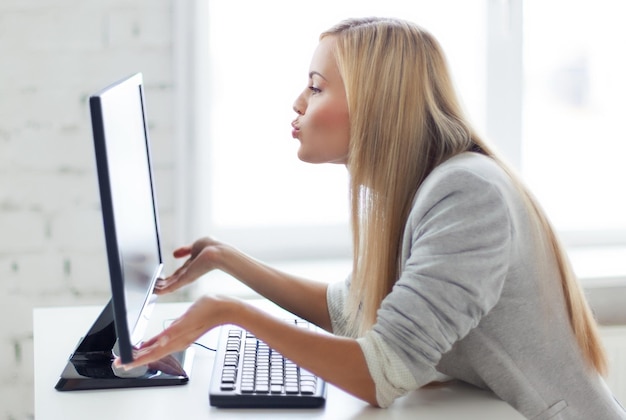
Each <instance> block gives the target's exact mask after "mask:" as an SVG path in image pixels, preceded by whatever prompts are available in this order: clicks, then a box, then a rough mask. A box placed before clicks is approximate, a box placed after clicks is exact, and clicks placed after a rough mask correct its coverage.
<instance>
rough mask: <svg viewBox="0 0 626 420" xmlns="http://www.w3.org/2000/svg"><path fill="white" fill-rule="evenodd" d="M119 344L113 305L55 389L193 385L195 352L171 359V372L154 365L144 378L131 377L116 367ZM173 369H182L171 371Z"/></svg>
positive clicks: (77, 349) (74, 389)
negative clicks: (191, 382) (117, 345)
mask: <svg viewBox="0 0 626 420" xmlns="http://www.w3.org/2000/svg"><path fill="white" fill-rule="evenodd" d="M115 341H116V334H115V325H114V323H113V305H112V302H111V301H109V303H108V304H107V305H106V306H105V308H104V309H103V310H102V312H101V313H100V316H99V317H98V318H97V319H96V321H95V322H94V324H93V325H92V327H91V328H90V329H89V331H88V333H87V335H86V336H85V337H83V338H82V339H81V341H80V342H79V344H78V346H77V347H76V350H75V351H74V353H73V354H72V355H71V356H70V358H69V360H68V361H67V365H66V366H65V369H64V370H63V372H62V373H61V377H60V378H59V381H58V382H57V384H56V386H55V389H57V390H58V391H80V390H89V389H111V388H136V387H148V386H168V385H184V384H186V383H187V382H189V375H188V372H190V371H191V364H192V361H193V351H192V350H191V349H187V350H186V351H183V352H179V353H175V354H173V355H171V358H170V359H169V362H168V363H167V364H165V365H166V366H167V367H169V368H168V369H163V370H159V368H158V366H159V365H158V364H156V365H155V367H153V366H152V365H150V366H149V367H148V368H147V370H145V371H144V372H141V374H140V376H136V377H129V375H128V373H127V372H120V371H119V368H115V367H114V366H113V360H114V356H113V351H112V350H113V346H114V345H115ZM173 365H174V366H177V367H178V368H175V369H171V366H173Z"/></svg>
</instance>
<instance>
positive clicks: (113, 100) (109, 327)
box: [56, 73, 188, 390]
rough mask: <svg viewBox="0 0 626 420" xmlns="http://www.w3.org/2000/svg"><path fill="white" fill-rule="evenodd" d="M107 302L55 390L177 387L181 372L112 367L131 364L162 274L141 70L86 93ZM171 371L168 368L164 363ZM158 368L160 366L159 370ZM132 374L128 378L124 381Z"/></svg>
mask: <svg viewBox="0 0 626 420" xmlns="http://www.w3.org/2000/svg"><path fill="white" fill-rule="evenodd" d="M89 108H90V111H91V122H92V129H93V141H94V148H95V157H96V167H97V173H98V184H99V190H100V201H101V207H102V220H103V225H104V234H105V235H104V236H105V240H106V251H107V259H108V271H109V279H110V286H111V300H110V301H109V303H108V304H107V305H106V307H105V308H104V310H103V311H102V313H101V314H100V317H99V318H98V319H97V320H96V322H95V323H94V325H93V326H92V327H91V329H90V330H89V332H88V333H87V335H86V336H85V337H84V338H83V339H82V340H81V342H80V343H79V345H78V347H77V348H76V350H75V351H74V353H73V354H72V356H71V357H70V359H69V360H68V364H67V366H66V368H65V370H64V371H63V373H62V374H61V379H60V380H59V382H58V383H57V386H56V388H57V389H58V390H75V389H98V388H117V387H135V386H153V385H171V384H183V383H186V382H187V381H188V376H187V374H186V373H185V372H184V369H183V365H184V362H185V361H184V360H183V355H182V354H179V355H177V356H176V361H177V362H179V363H180V366H181V370H180V371H176V370H175V371H174V372H172V371H168V372H164V371H160V370H155V369H150V368H148V371H146V372H145V374H143V373H142V374H139V376H133V375H128V374H127V372H124V371H121V370H119V369H116V368H115V366H113V364H112V362H113V360H114V358H115V356H120V358H121V360H122V362H124V363H128V362H130V361H132V360H133V349H134V348H135V347H136V346H138V345H139V344H140V343H141V341H142V339H143V338H144V333H145V329H146V326H147V324H148V321H149V318H150V312H151V309H152V307H153V306H154V304H155V302H156V295H155V294H154V293H153V290H154V285H155V282H156V281H157V279H158V278H159V276H160V274H161V271H162V269H163V258H162V254H161V244H160V229H159V218H158V209H157V205H156V194H155V188H154V179H153V172H152V162H151V154H150V139H149V134H148V125H147V120H146V106H145V98H144V91H143V76H142V74H141V73H137V74H133V75H131V76H129V77H126V78H124V79H122V80H120V81H118V82H116V83H114V84H112V85H110V86H108V87H106V88H104V89H102V90H101V91H99V92H98V93H96V94H94V95H92V96H90V98H89ZM167 365H168V366H169V367H171V365H172V363H168V364H167ZM157 366H158V365H157ZM129 376H131V377H129Z"/></svg>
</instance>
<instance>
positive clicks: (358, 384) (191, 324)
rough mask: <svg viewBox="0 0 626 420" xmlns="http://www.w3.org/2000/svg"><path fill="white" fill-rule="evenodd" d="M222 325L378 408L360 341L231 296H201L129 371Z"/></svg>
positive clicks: (145, 346) (144, 347) (147, 346)
mask: <svg viewBox="0 0 626 420" xmlns="http://www.w3.org/2000/svg"><path fill="white" fill-rule="evenodd" d="M222 324H236V325H239V326H241V327H243V328H245V329H246V330H248V331H250V332H252V333H253V334H254V335H256V336H257V337H259V338H260V339H261V340H263V341H264V342H266V343H267V344H268V345H269V346H270V347H272V348H273V349H275V350H277V351H278V352H280V353H281V354H282V355H283V356H285V357H287V358H288V359H290V360H292V361H293V362H295V363H296V364H298V365H299V366H301V367H302V368H304V369H307V370H309V371H310V372H312V373H314V374H316V375H318V376H319V377H321V378H323V379H325V380H326V381H327V382H329V383H332V384H333V385H335V386H337V387H339V388H341V389H343V390H345V391H346V392H348V393H350V394H352V395H354V396H356V397H358V398H360V399H362V400H364V401H367V402H369V403H370V404H372V405H377V401H376V388H375V385H374V381H373V379H372V377H371V375H370V373H369V370H368V366H367V363H366V360H365V357H364V355H363V352H362V350H361V347H360V346H359V344H358V343H357V341H356V340H354V339H350V338H345V337H338V336H334V335H331V334H324V333H316V332H314V331H309V330H304V329H301V328H298V327H296V326H294V325H291V324H289V323H286V322H284V321H282V320H279V319H277V318H275V317H273V316H271V315H269V314H267V313H265V312H263V311H262V310H259V309H258V308H255V307H253V306H252V305H249V304H246V303H245V302H241V301H238V300H234V299H230V298H216V297H209V296H205V297H203V298H200V299H199V300H198V301H196V302H195V303H194V304H193V305H192V306H191V307H190V308H189V310H188V311H187V312H185V314H183V316H181V317H180V318H178V319H177V320H176V321H175V322H174V323H172V324H171V325H170V326H169V327H168V328H167V329H165V330H164V331H163V332H161V333H160V334H159V335H157V336H155V337H154V338H152V339H151V340H149V341H146V342H145V343H144V344H143V345H142V347H141V348H140V349H139V350H138V351H137V353H136V354H135V360H134V362H133V363H131V364H129V365H127V367H128V368H132V367H136V366H141V365H145V364H148V363H152V362H155V361H157V360H159V359H161V358H163V357H165V356H167V355H168V354H170V353H173V352H175V351H180V350H183V349H185V348H187V347H188V346H190V345H191V344H192V343H193V342H194V341H196V340H197V339H198V338H199V337H200V336H202V335H203V334H204V333H205V332H207V331H209V330H210V329H212V328H214V327H216V326H218V325H222ZM116 363H119V360H118V361H116Z"/></svg>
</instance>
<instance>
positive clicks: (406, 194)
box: [320, 18, 606, 373]
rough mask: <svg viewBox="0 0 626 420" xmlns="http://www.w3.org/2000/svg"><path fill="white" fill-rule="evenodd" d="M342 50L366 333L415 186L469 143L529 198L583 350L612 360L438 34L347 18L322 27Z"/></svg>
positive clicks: (390, 275) (356, 265) (357, 312)
mask: <svg viewBox="0 0 626 420" xmlns="http://www.w3.org/2000/svg"><path fill="white" fill-rule="evenodd" d="M327 36H333V37H334V38H335V40H336V44H335V57H336V59H337V64H338V67H339V71H340V74H341V76H342V78H343V82H344V85H345V89H346V96H347V101H348V107H349V112H350V130H351V132H350V137H351V138H350V149H349V158H348V165H347V166H348V170H349V173H350V193H351V221H352V232H353V247H354V259H353V272H352V282H351V289H350V294H349V298H348V305H347V311H348V320H349V322H350V324H351V325H352V326H353V328H355V329H356V330H357V331H359V333H360V334H363V333H364V332H365V331H367V330H368V329H369V328H371V326H372V325H373V324H374V322H375V320H376V311H377V310H378V308H379V307H380V304H381V302H382V300H383V299H384V297H385V296H386V295H387V294H388V293H389V292H390V291H391V288H392V287H393V285H394V283H395V282H396V280H397V279H398V278H399V276H400V272H399V270H400V252H401V243H402V235H403V232H404V227H405V224H406V221H407V218H408V215H409V212H410V210H411V204H412V201H413V198H414V196H415V194H416V191H417V189H418V188H419V186H420V185H421V184H422V182H423V181H424V179H425V178H426V177H427V176H428V174H430V172H431V171H432V170H433V169H434V168H435V167H436V166H437V165H439V164H441V163H442V162H444V161H445V160H447V159H449V158H450V157H452V156H455V155H457V154H459V153H462V152H466V151H475V152H478V153H482V154H484V155H486V156H489V157H491V158H493V159H494V160H495V161H496V162H498V164H499V165H500V166H501V167H502V168H503V169H504V170H505V171H506V172H507V173H508V174H509V176H510V177H511V179H512V180H513V182H514V183H515V184H516V185H517V186H518V188H519V190H520V191H521V193H522V196H523V197H524V200H525V201H526V203H527V205H528V208H529V210H530V211H529V213H530V214H531V217H532V218H533V219H534V221H535V225H536V229H537V230H538V231H539V232H541V233H542V234H541V235H540V236H539V237H540V238H544V239H545V242H546V244H547V246H548V247H549V249H552V250H553V251H554V255H555V256H556V260H557V264H558V268H559V272H560V275H561V284H562V288H563V294H564V297H565V302H566V306H567V311H568V314H569V319H570V322H571V325H572V328H573V331H574V334H575V337H576V340H577V342H578V344H579V346H580V348H581V350H582V353H583V356H584V358H585V359H586V360H587V362H588V363H589V364H590V366H593V367H594V368H595V369H596V370H597V371H598V372H601V373H604V372H605V371H606V360H605V356H604V353H603V349H602V346H601V345H600V340H599V336H598V332H597V326H596V323H595V320H594V319H593V316H592V313H591V311H590V309H589V307H588V305H587V303H586V300H585V298H584V295H583V293H582V291H581V289H580V286H579V284H578V281H577V280H576V278H575V276H574V274H573V272H572V270H571V267H570V265H569V262H568V259H567V257H566V254H565V252H564V250H563V247H562V246H561V245H560V243H559V241H558V238H557V237H556V235H555V233H554V230H553V228H552V227H551V226H550V223H549V222H548V220H547V219H546V217H545V215H544V213H543V211H542V210H541V208H540V207H539V206H538V204H537V202H536V201H535V199H534V198H533V197H532V195H531V194H530V193H529V192H528V190H527V189H526V188H525V187H524V186H523V184H522V182H521V181H520V180H519V177H517V176H516V175H515V174H514V172H513V171H512V170H511V169H510V168H509V167H508V166H507V165H506V164H505V163H504V162H503V161H502V160H501V159H500V158H499V157H498V156H497V155H496V154H495V153H494V152H493V151H492V150H491V149H490V147H489V146H488V145H487V144H486V143H485V142H484V141H483V140H482V139H481V138H480V137H479V136H478V135H477V134H476V132H475V131H474V130H473V129H472V127H471V126H470V124H469V123H468V122H467V120H466V118H465V117H464V115H463V112H462V110H461V107H460V105H459V102H458V100H457V97H456V93H455V91H454V88H453V83H452V81H451V79H450V76H449V71H448V68H447V63H446V60H445V57H444V55H443V53H442V49H441V47H440V46H439V44H438V42H437V41H436V39H435V38H434V37H432V36H431V35H430V34H429V33H428V32H426V31H425V30H423V29H421V28H420V27H418V26H417V25H415V24H412V23H410V22H406V21H403V20H399V19H388V18H362V19H349V20H346V21H343V22H340V23H339V24H338V25H336V26H335V27H333V28H331V29H330V30H328V31H326V32H324V33H322V35H321V36H320V39H321V38H324V37H327Z"/></svg>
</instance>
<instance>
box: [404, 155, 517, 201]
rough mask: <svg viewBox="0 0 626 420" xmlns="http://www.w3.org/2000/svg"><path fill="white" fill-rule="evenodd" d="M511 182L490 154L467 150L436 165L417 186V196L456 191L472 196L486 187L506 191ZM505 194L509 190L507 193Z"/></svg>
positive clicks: (509, 188)
mask: <svg viewBox="0 0 626 420" xmlns="http://www.w3.org/2000/svg"><path fill="white" fill-rule="evenodd" d="M513 189H514V184H513V182H512V180H511V178H510V177H509V175H508V174H507V173H506V171H505V170H504V169H503V168H502V167H501V166H500V165H499V164H498V163H497V162H496V161H495V160H494V159H492V158H491V157H489V156H485V155H482V154H479V153H474V152H466V153H461V154H459V155H456V156H454V157H451V158H450V159H448V160H446V161H444V162H443V163H441V164H440V165H439V166H437V167H435V168H434V169H433V170H432V172H431V173H430V174H429V175H428V176H427V177H426V179H425V180H424V182H423V183H422V185H421V186H420V188H419V190H418V192H417V196H416V200H417V199H425V198H429V197H430V198H432V199H434V200H439V199H441V198H442V197H444V196H449V195H450V194H454V193H458V194H460V195H462V196H472V195H475V194H481V193H486V192H489V191H499V192H500V193H501V194H506V193H505V192H506V191H512V190H513ZM507 195H508V194H507Z"/></svg>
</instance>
